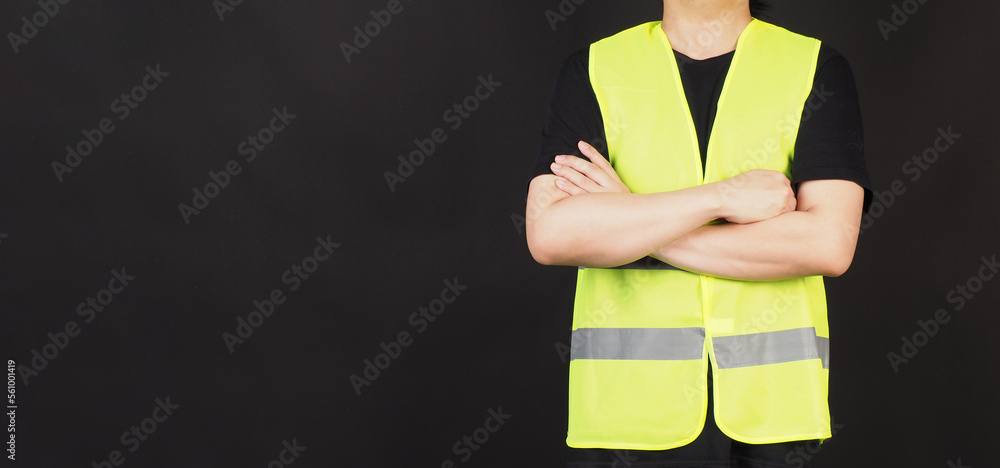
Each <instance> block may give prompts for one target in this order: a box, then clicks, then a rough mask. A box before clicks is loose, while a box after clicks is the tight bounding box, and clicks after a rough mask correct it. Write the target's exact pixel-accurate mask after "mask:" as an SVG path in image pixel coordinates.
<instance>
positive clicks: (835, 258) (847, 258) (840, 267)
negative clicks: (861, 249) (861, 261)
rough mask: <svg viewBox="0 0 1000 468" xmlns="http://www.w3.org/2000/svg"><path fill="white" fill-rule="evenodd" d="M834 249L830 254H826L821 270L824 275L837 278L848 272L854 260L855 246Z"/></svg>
mask: <svg viewBox="0 0 1000 468" xmlns="http://www.w3.org/2000/svg"><path fill="white" fill-rule="evenodd" d="M832 250H833V251H832V252H830V254H829V255H826V256H824V258H823V261H822V265H820V268H819V270H820V274H822V275H823V276H829V277H831V278H836V277H838V276H841V275H843V274H844V273H847V270H848V269H849V268H850V267H851V263H852V262H853V261H854V246H853V245H852V246H850V248H846V247H844V248H840V249H832Z"/></svg>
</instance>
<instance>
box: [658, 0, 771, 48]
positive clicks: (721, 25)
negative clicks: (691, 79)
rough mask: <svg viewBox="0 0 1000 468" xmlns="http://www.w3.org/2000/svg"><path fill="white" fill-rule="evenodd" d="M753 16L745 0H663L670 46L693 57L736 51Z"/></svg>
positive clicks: (664, 28)
mask: <svg viewBox="0 0 1000 468" xmlns="http://www.w3.org/2000/svg"><path fill="white" fill-rule="evenodd" d="M752 19H753V18H752V17H751V16H750V4H749V1H748V0H663V32H664V33H666V35H667V39H669V40H670V45H671V46H672V47H673V48H674V50H676V51H678V52H680V53H682V54H684V55H687V56H688V57H691V58H693V59H696V60H702V59H706V58H711V57H716V56H719V55H722V54H725V53H728V52H732V51H733V50H736V42H737V41H738V40H739V38H740V34H742V33H743V30H744V29H746V27H747V25H748V24H750V21H751V20H752Z"/></svg>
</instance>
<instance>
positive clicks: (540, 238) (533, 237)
mask: <svg viewBox="0 0 1000 468" xmlns="http://www.w3.org/2000/svg"><path fill="white" fill-rule="evenodd" d="M535 231H537V230H535V229H530V228H529V229H528V230H527V234H528V235H527V238H528V252H530V253H531V258H533V259H535V261H536V262H538V263H539V264H542V265H546V266H553V265H561V263H560V261H559V260H560V256H559V251H558V249H557V248H556V245H554V242H551V241H549V240H548V239H546V238H545V236H544V235H541V234H539V233H538V232H535Z"/></svg>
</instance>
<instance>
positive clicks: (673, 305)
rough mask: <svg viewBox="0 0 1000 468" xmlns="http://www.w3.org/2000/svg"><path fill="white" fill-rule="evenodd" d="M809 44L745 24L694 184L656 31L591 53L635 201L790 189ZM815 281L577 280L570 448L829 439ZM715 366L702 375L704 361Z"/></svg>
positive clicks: (663, 44) (656, 274) (668, 53)
mask: <svg viewBox="0 0 1000 468" xmlns="http://www.w3.org/2000/svg"><path fill="white" fill-rule="evenodd" d="M819 46H820V43H819V41H817V40H815V39H812V38H807V37H804V36H800V35H797V34H794V33H791V32H789V31H787V30H785V29H782V28H779V27H777V26H774V25H771V24H768V23H764V22H761V21H758V20H753V21H752V22H751V23H750V25H749V26H747V28H746V29H745V30H744V31H743V33H742V35H741V36H740V38H739V41H738V43H737V46H736V52H735V55H734V57H733V61H732V65H731V66H730V69H729V72H728V75H727V77H726V82H725V85H724V87H723V90H722V95H721V97H720V99H719V105H718V113H717V116H716V118H715V124H714V126H713V129H712V134H711V138H710V140H709V146H708V153H707V154H708V157H707V162H706V167H705V170H704V174H703V171H702V163H701V157H700V153H699V151H698V140H697V137H696V134H695V129H694V124H693V123H692V120H691V113H690V111H689V109H688V104H687V100H686V98H685V96H684V88H683V86H682V83H681V79H680V74H679V72H678V68H677V62H676V60H675V58H674V54H673V51H672V48H671V46H670V43H669V41H668V40H667V37H666V35H665V34H664V32H663V29H662V28H661V27H660V23H659V22H654V23H648V24H643V25H640V26H637V27H634V28H631V29H628V30H626V31H623V32H621V33H619V34H617V35H615V36H612V37H609V38H606V39H603V40H601V41H598V42H596V43H594V44H592V45H591V47H590V70H589V73H590V80H591V84H592V86H593V88H594V92H595V94H596V96H597V100H598V103H599V105H600V109H601V114H602V116H603V118H604V127H605V132H606V134H607V140H608V141H607V143H608V157H609V159H610V161H611V163H612V165H613V166H614V167H615V170H616V171H617V172H618V175H619V176H620V177H621V179H622V181H623V182H624V183H625V184H626V185H627V186H628V187H629V188H630V189H631V190H632V192H634V193H651V192H665V191H671V190H678V189H683V188H686V187H691V186H695V185H698V184H702V183H710V182H715V181H719V180H722V179H726V178H728V177H731V176H734V175H737V174H740V173H743V172H746V171H748V170H751V169H771V170H776V171H781V172H783V173H785V175H789V174H790V168H791V162H792V157H793V149H794V146H795V138H796V134H797V133H798V127H799V121H800V120H801V116H802V111H803V106H804V105H805V102H806V100H807V98H808V96H809V93H810V90H811V89H812V84H813V78H814V75H815V70H816V58H817V55H818V51H819ZM828 355H829V329H828V326H827V318H826V296H825V293H824V289H823V278H822V277H819V276H813V277H806V278H799V279H792V280H783V281H766V282H751V281H735V280H727V279H721V278H716V277H711V276H702V275H697V274H694V273H689V272H686V271H681V270H677V269H667V270H663V269H659V270H652V269H600V268H581V269H580V270H579V272H578V277H577V288H576V301H575V307H574V316H573V337H572V346H571V362H570V388H569V405H570V408H569V431H568V437H567V444H568V445H569V446H571V447H578V448H610V449H640V450H663V449H670V448H674V447H679V446H682V445H685V444H688V443H690V442H692V441H693V440H694V439H695V438H697V436H698V434H700V433H701V430H702V428H703V426H704V423H705V415H706V411H707V405H708V399H707V398H708V394H707V383H706V375H707V373H708V371H709V362H711V372H712V373H713V374H712V375H713V381H714V385H713V399H714V404H715V415H714V416H715V419H716V422H717V423H718V425H719V428H720V429H722V431H723V432H724V433H725V434H726V435H728V436H729V437H731V438H733V439H735V440H738V441H742V442H745V443H752V444H762V443H774V442H784V441H791V440H805V439H825V438H828V437H830V435H831V434H830V415H829V409H828V404H827V380H828V375H829V363H828ZM710 357H711V361H709V358H710Z"/></svg>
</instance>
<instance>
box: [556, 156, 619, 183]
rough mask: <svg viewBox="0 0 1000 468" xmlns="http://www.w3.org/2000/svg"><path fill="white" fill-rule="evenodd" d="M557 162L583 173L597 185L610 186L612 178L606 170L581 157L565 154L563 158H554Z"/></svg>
mask: <svg viewBox="0 0 1000 468" xmlns="http://www.w3.org/2000/svg"><path fill="white" fill-rule="evenodd" d="M556 161H557V164H562V165H563V166H566V167H570V168H573V169H575V170H576V171H577V172H579V173H581V174H583V175H584V176H586V177H587V178H589V179H590V180H592V181H594V182H595V183H596V184H597V185H599V186H601V187H611V186H612V179H611V176H610V175H608V173H607V171H605V170H604V169H601V168H600V167H598V166H597V165H595V164H593V163H589V162H587V161H586V160H585V159H583V158H578V157H576V156H566V157H563V158H561V159H560V158H556Z"/></svg>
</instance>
